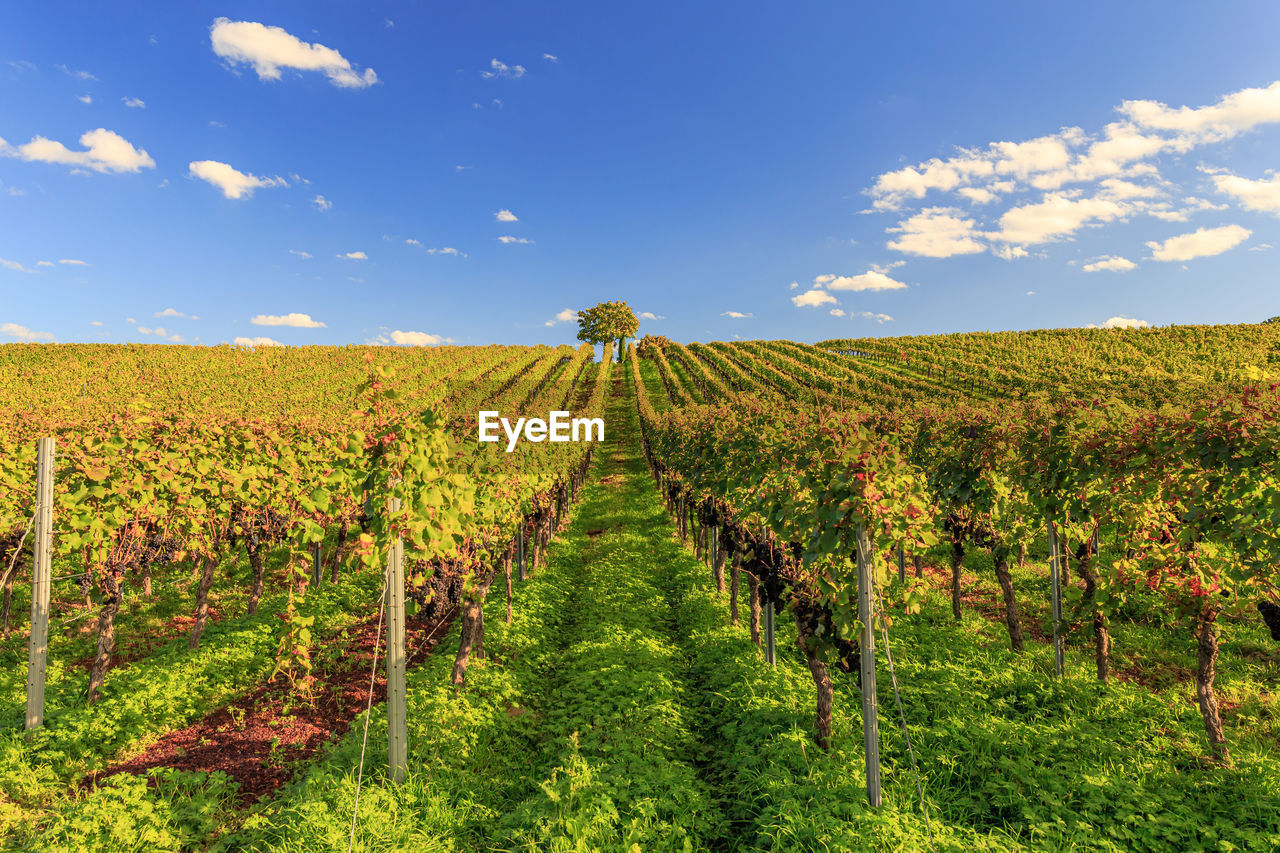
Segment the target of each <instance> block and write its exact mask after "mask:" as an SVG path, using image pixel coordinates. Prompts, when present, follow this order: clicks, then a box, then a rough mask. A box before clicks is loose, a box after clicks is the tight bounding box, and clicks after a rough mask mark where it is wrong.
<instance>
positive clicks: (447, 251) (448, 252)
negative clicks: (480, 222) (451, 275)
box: [427, 246, 467, 258]
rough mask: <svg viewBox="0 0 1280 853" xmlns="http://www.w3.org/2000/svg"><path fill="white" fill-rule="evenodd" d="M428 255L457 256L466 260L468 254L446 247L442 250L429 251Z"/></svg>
mask: <svg viewBox="0 0 1280 853" xmlns="http://www.w3.org/2000/svg"><path fill="white" fill-rule="evenodd" d="M427 254H428V255H456V256H457V257H459V258H465V257H466V256H467V253H466V252H459V251H458V250H457V249H455V248H453V247H452V246H445V247H444V248H442V249H427Z"/></svg>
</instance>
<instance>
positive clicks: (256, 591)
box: [244, 540, 266, 616]
mask: <svg viewBox="0 0 1280 853" xmlns="http://www.w3.org/2000/svg"><path fill="white" fill-rule="evenodd" d="M244 547H245V550H246V551H248V552H249V568H250V569H252V570H253V588H252V589H250V590H249V615H250V616H253V615H255V614H257V612H258V600H259V599H260V598H262V582H263V578H264V577H265V575H266V560H265V559H263V554H262V546H261V545H255V544H253V543H252V542H249V541H247V540H246V541H245V543H244Z"/></svg>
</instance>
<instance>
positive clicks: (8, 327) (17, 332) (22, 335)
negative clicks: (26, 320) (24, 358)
mask: <svg viewBox="0 0 1280 853" xmlns="http://www.w3.org/2000/svg"><path fill="white" fill-rule="evenodd" d="M0 335H8V336H9V337H11V338H17V339H18V340H20V341H52V340H53V333H52V332H33V331H31V330H30V329H28V328H27V327H26V326H19V325H18V324H17V323H0Z"/></svg>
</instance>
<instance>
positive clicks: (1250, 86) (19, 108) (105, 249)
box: [0, 0, 1280, 344]
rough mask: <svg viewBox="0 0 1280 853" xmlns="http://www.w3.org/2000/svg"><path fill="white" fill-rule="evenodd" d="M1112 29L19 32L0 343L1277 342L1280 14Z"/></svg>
mask: <svg viewBox="0 0 1280 853" xmlns="http://www.w3.org/2000/svg"><path fill="white" fill-rule="evenodd" d="M1119 5H1120V6H1121V8H1116V6H1117V4H1114V3H1093V2H1077V3H1072V4H1061V5H1058V4H1054V5H1053V6H1051V5H1050V4H1025V3H975V4H939V3H894V4H884V3H878V4H870V3H849V2H841V3H821V4H776V3H768V4H766V3H750V4H743V3H719V2H706V3H696V4H689V3H679V4H676V3H648V4H627V5H625V6H624V5H621V4H602V3H572V4H563V3H562V4H536V5H535V4H528V3H506V2H483V3H470V4H460V3H433V4H424V3H389V4H385V5H381V6H378V5H377V4H371V3H370V4H351V3H338V2H324V3H320V2H277V3H265V4H264V3H243V2H241V3H236V2H230V3H217V4H208V3H203V2H183V3H143V2H130V3H118V4H100V3H88V2H84V3H59V2H53V1H52V0H51V2H46V3H42V4H34V3H28V4H6V6H5V8H4V10H3V11H0V139H2V140H3V142H2V143H0V341H14V340H50V339H53V340H58V341H113V342H119V341H142V342H155V343H158V342H161V341H163V340H168V341H173V342H186V343H193V342H198V343H203V344H214V343H220V342H232V341H235V340H237V339H239V340H241V341H259V342H261V343H266V342H269V341H274V342H280V343H285V344H309V343H317V344H336V343H365V342H380V343H399V344H423V343H434V342H440V341H445V340H448V341H454V342H457V343H464V344H472V343H490V342H498V343H522V344H526V343H563V342H572V341H573V339H574V334H575V332H576V325H575V323H574V322H573V321H572V320H567V321H566V320H558V319H557V317H568V316H569V314H568V313H566V312H571V311H572V310H574V309H578V308H582V307H586V306H589V305H592V304H594V303H596V302H598V301H601V300H606V299H625V300H628V301H629V302H630V304H631V305H632V307H633V308H634V309H635V310H636V312H637V313H641V312H643V313H644V314H646V315H650V316H645V317H644V318H643V319H642V322H641V333H642V334H643V333H646V332H652V333H657V334H663V335H666V336H668V337H672V338H676V339H678V340H713V339H732V338H734V337H735V336H741V337H744V338H761V337H769V338H791V339H796V340H804V341H813V340H819V339H822V338H829V337H840V336H860V335H889V334H919V333H934V332H951V331H969V330H982V329H1023V328H1044V327H1057V326H1083V325H1089V324H1099V325H1101V324H1106V323H1108V322H1110V323H1111V324H1112V325H1116V324H1126V323H1139V322H1141V323H1150V324H1152V325H1164V324H1168V323H1218V322H1252V321H1257V320H1261V319H1265V318H1267V317H1270V316H1273V315H1276V314H1280V298H1278V297H1277V292H1280V288H1277V285H1276V282H1277V279H1278V277H1277V275H1276V271H1277V258H1280V254H1278V252H1280V249H1273V248H1271V247H1272V246H1280V233H1278V231H1280V173H1278V172H1277V171H1275V170H1278V169H1280V51H1276V50H1275V40H1276V36H1277V33H1280V6H1278V5H1277V4H1275V3H1270V2H1256V3H1220V4H1214V5H1213V6H1212V8H1211V7H1210V6H1208V5H1206V4H1201V3H1181V4H1171V3H1145V2H1144V3H1128V4H1119ZM503 238H506V239H505V240H504V239H503ZM432 250H434V251H432ZM650 317H652V319H651V318H650Z"/></svg>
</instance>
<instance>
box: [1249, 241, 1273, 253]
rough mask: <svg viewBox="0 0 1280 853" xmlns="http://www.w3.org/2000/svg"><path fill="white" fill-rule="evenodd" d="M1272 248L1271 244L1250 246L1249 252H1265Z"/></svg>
mask: <svg viewBox="0 0 1280 853" xmlns="http://www.w3.org/2000/svg"><path fill="white" fill-rule="evenodd" d="M1270 248H1271V244H1270V243H1259V244H1257V245H1256V246H1250V247H1249V251H1250V252H1265V251H1266V250H1267V249H1270Z"/></svg>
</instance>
